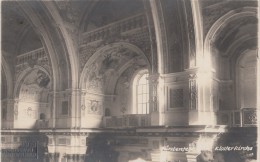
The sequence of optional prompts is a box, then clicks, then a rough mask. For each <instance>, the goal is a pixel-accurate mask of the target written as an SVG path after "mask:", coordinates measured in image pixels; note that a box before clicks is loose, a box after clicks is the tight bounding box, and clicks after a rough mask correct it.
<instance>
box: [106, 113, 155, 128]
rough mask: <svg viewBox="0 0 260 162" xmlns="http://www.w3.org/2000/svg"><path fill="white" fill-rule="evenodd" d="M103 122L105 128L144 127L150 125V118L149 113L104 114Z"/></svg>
mask: <svg viewBox="0 0 260 162" xmlns="http://www.w3.org/2000/svg"><path fill="white" fill-rule="evenodd" d="M103 124H104V127H106V128H120V127H144V126H150V125H151V119H150V115H149V114H129V115H121V116H106V117H104V119H103Z"/></svg>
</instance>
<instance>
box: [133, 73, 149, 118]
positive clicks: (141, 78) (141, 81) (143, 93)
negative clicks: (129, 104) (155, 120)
mask: <svg viewBox="0 0 260 162" xmlns="http://www.w3.org/2000/svg"><path fill="white" fill-rule="evenodd" d="M147 78H148V72H147V70H145V71H140V72H139V73H138V74H137V75H136V77H135V79H134V87H133V99H134V104H133V105H134V113H136V114H149V83H148V79H147Z"/></svg>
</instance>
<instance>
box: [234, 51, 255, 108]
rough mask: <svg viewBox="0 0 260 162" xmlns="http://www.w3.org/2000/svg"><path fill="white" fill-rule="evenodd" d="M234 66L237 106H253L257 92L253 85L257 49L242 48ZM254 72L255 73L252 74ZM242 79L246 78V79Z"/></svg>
mask: <svg viewBox="0 0 260 162" xmlns="http://www.w3.org/2000/svg"><path fill="white" fill-rule="evenodd" d="M248 61H250V62H248ZM234 68H235V73H236V77H235V84H236V105H237V108H255V107H256V104H257V103H256V102H257V96H256V94H257V92H256V89H255V87H257V73H256V69H257V49H255V50H244V51H243V52H242V53H241V54H240V55H239V57H238V58H237V59H236V63H235V67H234ZM253 69H255V70H253ZM254 72H255V75H252V74H253V73H254ZM245 76H246V77H245ZM254 77H255V78H254ZM244 79H246V81H245V80H244ZM254 84H255V85H254ZM245 87H246V88H245ZM244 94H246V95H244ZM246 96H247V97H246ZM248 96H250V97H248ZM247 100H249V101H250V102H248V101H247Z"/></svg>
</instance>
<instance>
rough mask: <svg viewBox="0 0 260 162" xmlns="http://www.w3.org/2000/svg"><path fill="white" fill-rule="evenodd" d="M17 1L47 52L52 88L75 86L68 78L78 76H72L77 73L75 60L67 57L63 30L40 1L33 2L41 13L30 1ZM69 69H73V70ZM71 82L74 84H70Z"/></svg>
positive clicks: (56, 89) (57, 89) (62, 88)
mask: <svg viewBox="0 0 260 162" xmlns="http://www.w3.org/2000/svg"><path fill="white" fill-rule="evenodd" d="M17 3H18V5H19V6H20V8H21V10H22V13H23V14H24V15H25V17H26V18H27V20H28V21H29V23H30V24H31V25H32V27H33V29H34V30H35V32H36V33H37V34H38V35H39V36H40V39H41V41H42V44H43V47H44V49H45V51H46V53H48V54H47V56H48V58H49V61H50V64H51V69H52V71H51V73H52V78H53V90H54V91H59V90H65V89H68V88H71V87H76V85H77V84H76V83H75V82H74V81H75V80H73V81H72V80H71V79H70V78H72V79H77V78H78V77H77V76H74V75H77V72H75V71H76V70H75V69H76V66H74V65H75V63H73V62H74V61H75V60H74V61H71V58H72V57H69V54H68V53H70V52H71V51H69V50H68V46H67V44H66V43H65V42H66V41H65V40H64V39H66V38H67V37H66V36H65V37H64V32H62V31H61V29H60V28H59V25H58V24H57V23H54V22H55V19H54V18H53V17H52V15H51V14H50V13H49V11H48V10H47V9H46V7H45V6H44V4H42V3H41V2H34V3H35V5H36V6H39V7H38V9H39V10H41V11H42V14H41V15H39V14H37V13H36V12H35V10H34V8H33V6H32V3H26V2H17ZM36 3H37V4H36ZM42 24H45V25H42ZM55 25H56V26H55ZM76 65H77V64H76ZM71 69H74V70H73V72H72V71H71ZM72 73H73V74H74V75H73V77H72V76H71V75H72ZM64 74H66V75H67V78H64V76H66V75H64ZM72 82H73V84H74V85H72Z"/></svg>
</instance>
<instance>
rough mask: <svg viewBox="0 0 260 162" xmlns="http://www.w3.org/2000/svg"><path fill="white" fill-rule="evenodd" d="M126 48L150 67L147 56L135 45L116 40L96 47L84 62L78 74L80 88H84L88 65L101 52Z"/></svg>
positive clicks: (100, 54)
mask: <svg viewBox="0 0 260 162" xmlns="http://www.w3.org/2000/svg"><path fill="white" fill-rule="evenodd" d="M120 47H121V48H122V47H123V48H126V49H129V50H131V51H133V52H135V53H136V54H138V55H140V56H141V57H143V58H144V59H145V60H146V62H147V64H148V67H149V69H150V67H151V64H150V62H149V60H148V58H147V57H146V56H145V54H144V53H143V51H142V50H141V49H140V48H138V47H137V46H135V45H132V44H130V43H125V42H116V43H112V44H109V45H106V46H104V47H102V48H100V49H98V50H97V51H96V52H95V53H94V54H93V55H92V56H91V57H90V58H89V59H88V61H87V63H86V64H85V66H84V68H83V70H82V73H81V76H80V88H84V79H85V77H86V74H87V71H88V67H89V66H91V65H92V63H94V62H95V61H96V59H97V58H98V57H100V56H102V54H103V53H104V52H105V51H107V50H109V49H112V48H120Z"/></svg>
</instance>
